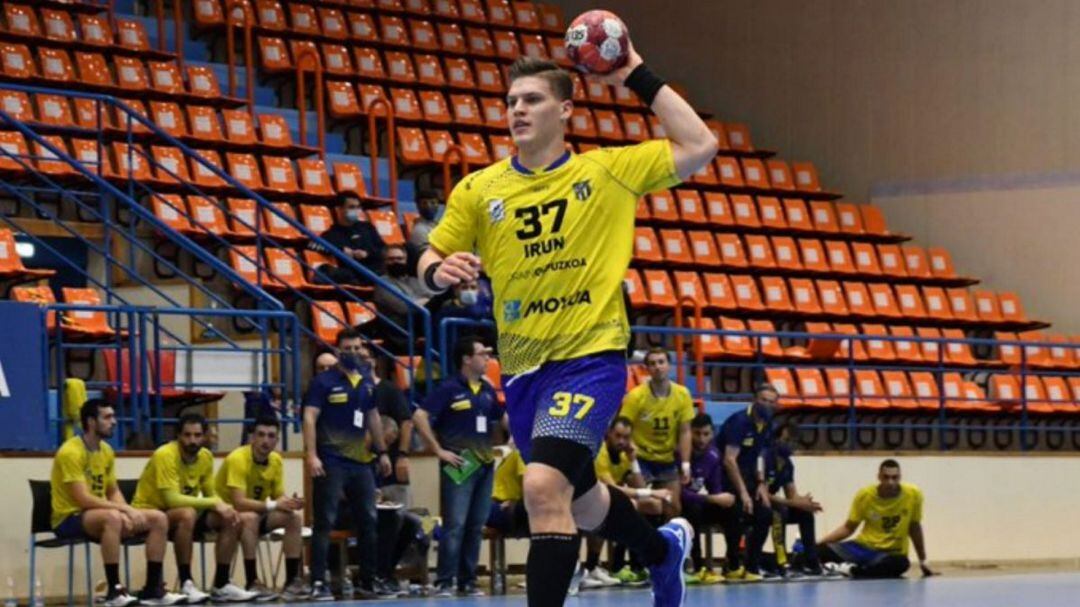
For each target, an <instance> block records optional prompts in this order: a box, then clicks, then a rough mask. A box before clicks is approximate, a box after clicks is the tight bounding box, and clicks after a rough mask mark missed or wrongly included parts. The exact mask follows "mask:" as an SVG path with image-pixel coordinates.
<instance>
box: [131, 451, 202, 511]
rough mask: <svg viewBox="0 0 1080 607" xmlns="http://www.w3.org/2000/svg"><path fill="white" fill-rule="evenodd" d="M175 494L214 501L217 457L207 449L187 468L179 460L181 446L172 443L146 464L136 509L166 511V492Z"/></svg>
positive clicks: (133, 501) (136, 489)
mask: <svg viewBox="0 0 1080 607" xmlns="http://www.w3.org/2000/svg"><path fill="white" fill-rule="evenodd" d="M170 489H171V490H174V491H178V492H180V493H182V494H183V495H190V496H193V497H200V495H201V497H214V495H215V494H214V456H213V455H212V454H211V453H210V450H209V449H206V448H205V447H204V448H202V449H199V454H198V455H197V456H195V461H194V462H192V463H191V464H188V463H186V462H185V461H184V458H183V457H181V456H180V443H178V442H176V441H169V442H168V443H165V444H164V445H162V446H160V447H158V448H157V450H156V451H154V454H153V455H151V456H150V461H148V462H146V467H145V468H143V472H142V475H141V476H140V477H139V484H138V485H137V486H136V487H135V499H134V500H132V504H131V505H133V506H135V507H136V508H147V509H157V510H165V509H166V506H165V496H164V492H165V491H168V490H170Z"/></svg>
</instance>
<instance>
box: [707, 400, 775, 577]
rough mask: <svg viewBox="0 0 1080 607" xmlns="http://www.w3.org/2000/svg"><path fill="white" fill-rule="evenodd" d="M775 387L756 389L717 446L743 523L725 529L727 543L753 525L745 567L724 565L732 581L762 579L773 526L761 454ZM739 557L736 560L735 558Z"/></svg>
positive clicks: (727, 424) (723, 428)
mask: <svg viewBox="0 0 1080 607" xmlns="http://www.w3.org/2000/svg"><path fill="white" fill-rule="evenodd" d="M777 398H778V394H777V392H776V388H774V387H772V386H771V385H769V384H761V385H759V386H758V387H757V388H756V389H755V390H754V402H753V403H751V404H750V406H749V407H747V408H746V409H744V410H742V411H738V412H736V413H734V414H733V415H731V416H730V417H728V418H727V419H726V420H724V424H723V426H721V427H720V436H719V437H718V438H717V443H718V446H719V447H720V450H721V451H722V452H723V454H724V486H725V487H728V488H729V490H731V491H733V492H734V493H735V498H736V502H735V508H736V509H737V510H738V511H739V512H741V516H742V524H740V525H731V526H730V528H731V529H730V530H729V529H727V528H725V530H724V535H725V541H726V542H727V543H728V545H731V542H735V545H738V541H739V539H740V537H739V535H740V533H741V529H744V528H748V527H749V528H750V533H749V535H748V536H747V538H746V566H745V568H743V567H740V566H739V564H738V562H734V563H728V564H725V567H726V570H725V572H724V578H725V579H726V580H727V581H730V582H758V581H761V572H760V561H761V549H762V547H763V546H764V545H765V539H766V537H768V534H769V527H770V526H771V525H772V510H771V504H770V502H769V488H768V485H767V484H766V483H765V471H764V465H763V463H762V461H761V458H762V454H763V453H764V452H765V451H766V450H767V449H768V447H769V444H770V442H771V440H772V432H773V430H772V417H773V413H775V412H776V401H777ZM736 560H737V559H736Z"/></svg>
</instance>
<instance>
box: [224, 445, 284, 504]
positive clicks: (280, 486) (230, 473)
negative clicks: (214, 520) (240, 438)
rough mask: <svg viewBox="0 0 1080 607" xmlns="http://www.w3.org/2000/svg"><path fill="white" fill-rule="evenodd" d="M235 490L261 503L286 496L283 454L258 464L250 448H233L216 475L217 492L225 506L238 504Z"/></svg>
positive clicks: (277, 454) (273, 454) (249, 446)
mask: <svg viewBox="0 0 1080 607" xmlns="http://www.w3.org/2000/svg"><path fill="white" fill-rule="evenodd" d="M233 489H240V490H241V491H243V492H244V497H246V498H248V499H253V500H257V501H260V502H261V501H264V500H267V499H272V500H276V499H277V498H279V497H281V496H282V495H284V494H285V461H284V460H283V459H282V457H281V454H280V453H278V452H276V451H271V452H270V456H269V457H267V459H266V461H265V462H263V463H261V464H260V463H258V462H256V461H255V456H254V454H253V453H252V452H251V445H243V446H242V447H238V448H236V449H233V451H232V453H230V454H229V455H228V456H226V457H225V461H224V462H222V463H221V467H220V468H218V471H217V474H216V475H215V476H214V491H215V492H216V493H217V495H218V497H220V498H221V499H223V500H225V502H226V503H228V504H232V505H235V504H233V499H232V490H233Z"/></svg>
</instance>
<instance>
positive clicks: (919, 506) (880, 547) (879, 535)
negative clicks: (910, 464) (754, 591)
mask: <svg viewBox="0 0 1080 607" xmlns="http://www.w3.org/2000/svg"><path fill="white" fill-rule="evenodd" d="M922 511H923V494H922V491H920V490H919V488H918V487H916V486H915V485H912V484H911V483H901V482H900V464H899V463H898V462H897V461H896V460H893V459H887V460H885V461H883V462H881V466H879V467H878V483H877V484H876V485H869V486H866V487H863V488H862V489H860V490H859V492H858V493H856V494H855V499H854V501H852V503H851V512H850V513H848V517H847V520H846V521H844V523H843V524H842V525H840V526H839V527H837V528H836V529H835V530H834V531H833V532H832V533H830V534H828V535H826V536H825V537H823V538H821V543H820V544H818V552H819V554H820V555H821V560H822V561H823V562H824V563H826V565H825V566H826V567H827V568H828V569H830V570H832V571H835V572H838V573H840V574H843V575H847V576H850V577H854V578H898V577H901V576H902V575H904V573H905V572H906V571H907V570H908V568H909V567H910V566H911V562H910V561H909V560H908V556H907V555H908V539H909V538H910V540H911V543H912V544H914V545H915V553H916V554H917V555H918V556H919V567H920V569H922V573H923V575H924V576H931V575H934V572H933V571H931V570H930V567H929V566H928V565H927V564H926V543H925V541H924V538H923V529H922ZM860 525H862V532H861V533H860V534H859V536H858V537H856V538H855V539H854V540H851V541H844V540H846V539H847V538H848V537H850V536H851V535H852V534H853V533H855V531H857V530H858V529H859V526H860Z"/></svg>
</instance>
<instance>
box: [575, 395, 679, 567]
mask: <svg viewBox="0 0 1080 607" xmlns="http://www.w3.org/2000/svg"><path fill="white" fill-rule="evenodd" d="M633 428H634V425H633V423H632V422H631V421H630V420H629V419H628V418H626V417H622V416H619V417H616V418H615V419H614V420H612V422H611V427H610V428H608V431H607V434H606V435H605V436H604V444H603V445H601V446H600V452H599V453H597V454H596V462H595V463H594V467H595V468H596V480H597V481H599V482H601V483H605V484H606V485H608V489H609V490H610V489H612V488H614V489H618V490H619V491H621V492H623V493H624V494H626V496H627V497H629V498H630V501H632V502H633V504H634V508H636V509H637V511H638V512H640V513H642V514H644V515H647V516H660V515H661V514H663V512H664V508H665V506H667V507H670V505H671V491H669V490H668V489H663V488H661V489H650V488H649V487H648V486H647V485H646V483H645V479H644V478H643V477H642V470H641V464H640V463H638V458H637V450H636V448H635V446H634V442H633V440H632V439H633V436H632V433H633ZM585 544H586V549H585V557H586V558H585V564H584V569H585V576H584V578H583V579H582V582H581V585H582V588H599V587H602V586H614V585H616V584H621V583H626V584H631V585H637V584H644V583H645V582H647V581H648V575H646V574H645V572H644V571H640V570H639V569H640V568H639V566H638V562H639V561H640V556H639V555H636V554H631V555H630V563H629V564H628V565H626V567H618V565H619V564H621V561H622V556H623V553H624V552H625V550H624V548H623V547H622V546H618V545H615V544H612V546H611V548H610V553H613V554H614V555H615V556H614V558H613V559H612V560H613V561H614V564H612V569H613V570H615V571H616V572H617V573H616V575H612V574H610V573H608V571H607V570H605V569H604V568H603V567H601V566H600V552H601V551H602V550H603V548H604V538H602V537H600V536H597V535H593V534H589V535H586V536H585Z"/></svg>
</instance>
